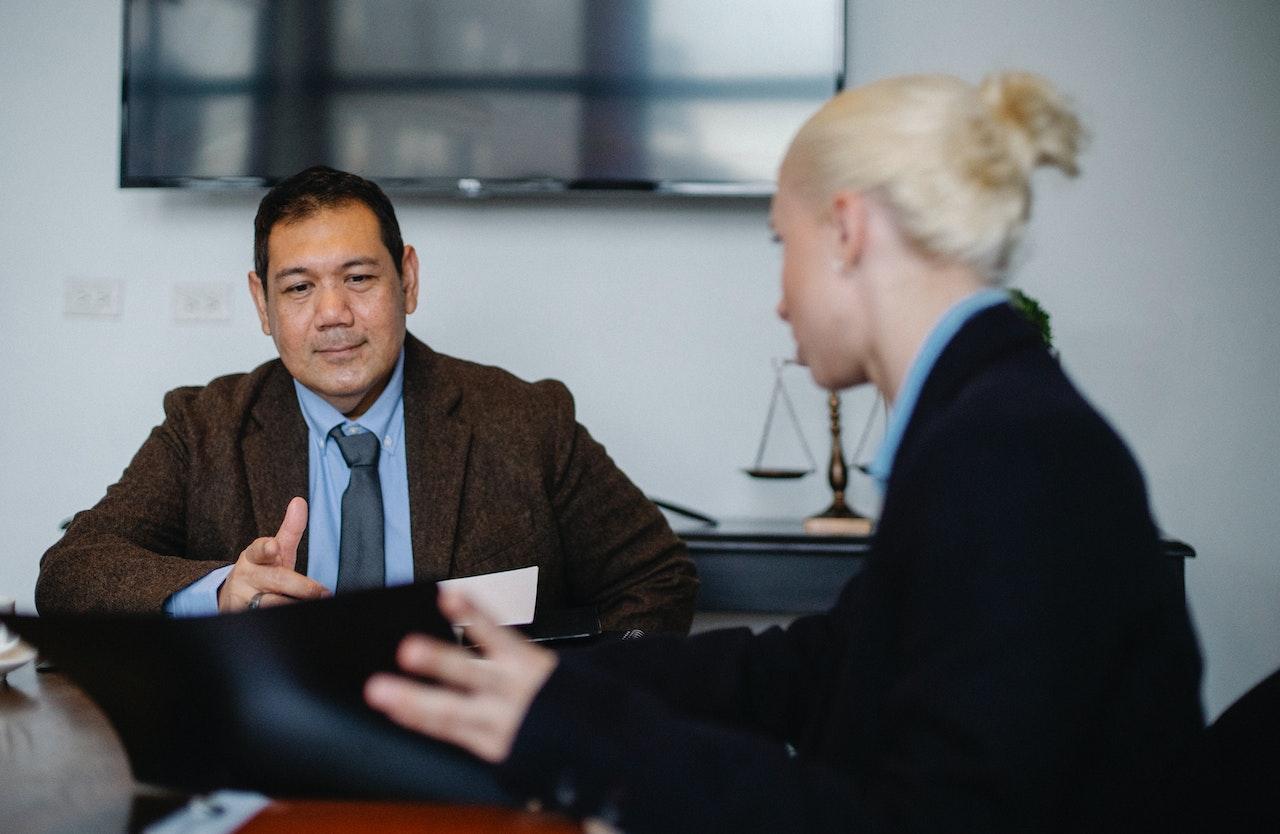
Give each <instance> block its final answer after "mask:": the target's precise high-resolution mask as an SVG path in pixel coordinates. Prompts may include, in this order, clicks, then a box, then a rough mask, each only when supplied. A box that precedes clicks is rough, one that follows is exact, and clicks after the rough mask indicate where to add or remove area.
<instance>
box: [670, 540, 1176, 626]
mask: <svg viewBox="0 0 1280 834" xmlns="http://www.w3.org/2000/svg"><path fill="white" fill-rule="evenodd" d="M673 528H674V529H675V532H676V534H677V535H679V536H680V537H681V538H682V539H684V541H685V543H686V544H687V545H688V546H689V555H690V556H691V557H692V558H693V561H694V564H695V565H696V566H697V568H698V578H699V580H700V585H699V588H698V610H699V611H735V612H751V613H778V614H782V613H786V614H804V613H813V612H819V611H826V610H827V609H828V608H830V607H831V605H832V604H833V603H834V602H835V600H836V597H837V596H838V595H839V593H840V589H841V588H843V587H844V584H845V583H846V582H848V581H849V578H850V577H852V576H853V575H854V574H856V573H857V572H858V571H859V570H861V568H862V558H863V557H864V556H866V554H867V551H868V549H869V547H870V541H871V540H870V538H869V537H867V536H815V535H810V534H808V533H805V532H804V527H803V522H802V521H801V520H800V519H776V518H775V519H768V518H749V519H743V518H730V519H722V520H721V521H720V524H719V525H718V526H715V527H712V526H710V525H707V524H700V523H696V522H695V523H687V522H677V523H675V524H673ZM1162 544H1163V546H1164V551H1165V553H1166V555H1168V556H1170V557H1172V558H1173V560H1174V561H1172V562H1171V564H1173V565H1174V567H1173V569H1172V571H1171V575H1173V576H1175V577H1176V578H1177V581H1181V579H1182V565H1183V561H1184V560H1185V559H1188V558H1191V557H1194V556H1195V551H1194V550H1193V549H1192V548H1191V547H1190V546H1189V545H1187V544H1186V543H1184V542H1181V541H1177V540H1176V539H1164V540H1163V542H1162Z"/></svg>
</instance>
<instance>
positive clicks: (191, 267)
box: [0, 0, 1280, 713]
mask: <svg viewBox="0 0 1280 834" xmlns="http://www.w3.org/2000/svg"><path fill="white" fill-rule="evenodd" d="M116 6H117V4H115V3H110V2H107V3H104V2H93V1H92V0H82V2H72V1H71V0H66V1H65V2H37V0H29V1H28V2H20V0H0V119H2V120H3V121H2V123H0V124H2V126H3V130H0V188H2V189H3V191H0V194H2V195H3V196H0V252H3V253H4V255H3V257H4V258H5V260H6V262H7V268H6V269H4V270H3V271H2V272H0V288H2V290H3V296H2V299H3V308H4V309H5V310H6V311H7V312H8V313H9V315H7V316H6V317H5V324H4V327H3V331H0V332H2V333H3V335H2V336H0V345H2V346H3V360H4V361H3V362H2V363H0V418H2V419H3V426H4V431H3V433H0V460H3V461H4V464H3V466H4V474H3V479H2V480H0V530H3V531H4V537H5V549H4V551H3V552H0V590H3V592H5V593H10V594H13V595H15V596H17V597H18V598H19V605H20V607H28V608H29V607H30V602H31V592H32V587H33V585H34V581H35V576H36V572H37V565H38V560H39V556H40V554H41V553H42V552H43V550H44V549H45V548H46V547H47V546H48V545H49V544H50V543H51V542H52V541H53V540H54V539H55V537H56V535H57V533H56V527H57V524H58V522H59V521H61V520H62V519H63V518H65V517H66V516H68V515H70V514H71V513H72V512H74V511H75V510H76V509H78V508H80V507H83V506H86V505H88V504H90V503H92V502H93V501H95V500H96V499H97V498H98V497H99V496H100V495H101V492H102V490H103V488H104V487H105V485H106V484H107V483H109V482H111V481H112V480H114V479H115V478H116V477H117V476H118V475H119V472H120V470H121V469H122V467H123V466H124V465H125V464H126V463H127V462H128V459H129V457H130V456H131V455H132V453H133V451H134V450H135V449H136V448H137V446H138V444H139V443H140V442H141V441H142V439H143V437H144V436H145V435H146V432H147V431H148V430H149V428H150V427H151V426H152V425H154V424H155V423H156V422H157V421H158V420H159V418H160V397H161V394H162V393H163V391H165V390H166V389H168V388H170V387H173V386H175V385H180V384H193V383H201V382H204V381H206V380H207V379H209V378H210V377H211V376H214V375H216V374H219V373H227V372H232V371H237V370H243V369H247V368H248V367H250V366H252V365H254V364H256V363H258V362H260V361H262V360H264V359H266V358H268V357H270V356H271V355H272V349H271V344H270V341H269V340H268V339H267V338H266V337H263V336H261V335H260V334H259V333H258V331H257V327H256V323H255V321H254V317H253V314H252V310H251V307H250V305H249V302H248V298H247V295H246V294H245V292H244V290H243V281H244V277H243V276H244V273H245V271H246V270H247V269H248V268H249V265H250V258H251V253H250V248H251V235H252V231H251V222H252V215H253V211H254V208H255V206H256V202H257V199H258V196H259V195H258V194H256V193H255V194H244V195H226V194H203V193H194V192H152V191H128V192H125V191H121V190H119V189H118V188H117V187H116V186H115V180H116V166H117V151H116V148H117V135H118V98H119V80H118V78H119V55H120V19H119V18H120V15H119V12H118V8H116ZM850 16H851V29H852V31H851V41H850V61H851V77H852V78H853V79H855V80H868V79H872V78H876V77H881V76H884V75H891V74H897V73H902V72H914V71H924V70H942V71H948V72H954V73H957V74H959V75H961V76H963V77H966V78H969V79H973V80H976V79H977V78H978V77H980V76H981V74H982V73H983V72H985V71H987V70H989V69H991V68H996V67H1020V68H1028V69H1035V70H1038V71H1041V72H1044V73H1045V74H1047V75H1049V76H1050V77H1051V78H1053V79H1055V80H1056V81H1057V82H1058V83H1059V84H1060V85H1061V86H1062V87H1063V88H1064V89H1065V90H1067V91H1068V92H1070V93H1071V94H1072V95H1073V96H1074V97H1075V98H1076V99H1077V101H1078V102H1079V104H1080V106H1081V109H1082V112H1083V115H1084V118H1085V119H1086V121H1087V122H1088V124H1089V126H1090V127H1091V129H1092V131H1093V134H1094V137H1095V138H1094V142H1093V145H1092V147H1091V149H1090V151H1089V152H1088V154H1087V155H1086V157H1085V159H1084V176H1083V178H1082V179H1081V180H1079V181H1078V182H1073V183H1065V182H1063V181H1062V180H1061V179H1060V178H1057V177H1056V176H1054V175H1051V174H1046V175H1045V176H1043V177H1042V178H1041V179H1040V180H1039V181H1038V185H1039V193H1038V202H1037V206H1036V217H1035V222H1034V224H1033V234H1032V237H1031V239H1030V241H1029V244H1030V245H1029V247H1028V249H1027V252H1026V257H1025V265H1024V266H1023V268H1022V270H1021V272H1020V274H1019V276H1018V278H1017V283H1018V284H1020V285H1022V286H1024V287H1025V288H1026V289H1028V291H1030V292H1031V293H1032V294H1033V295H1036V296H1038V297H1039V298H1040V299H1041V300H1042V301H1043V302H1044V303H1045V305H1046V306H1047V307H1048V309H1049V310H1050V311H1051V312H1052V313H1053V316H1054V326H1055V330H1056V334H1057V339H1058V344H1059V347H1060V349H1061V351H1062V354H1063V358H1064V362H1065V364H1066V365H1067V367H1068V369H1069V370H1070V371H1071V372H1072V374H1073V375H1074V376H1075V378H1076V379H1077V380H1078V381H1079V382H1080V383H1081V385H1082V387H1083V388H1084V389H1085V390H1086V391H1087V392H1088V394H1089V395H1090V396H1091V397H1092V399H1093V400H1094V401H1095V402H1096V403H1097V404H1098V406H1099V407H1100V408H1101V409H1102V410H1103V411H1104V412H1105V413H1106V414H1108V415H1109V416H1110V417H1111V419H1112V420H1113V421H1114V422H1115V423H1116V424H1117V426H1118V427H1119V428H1120V430H1121V431H1122V433H1124V434H1125V435H1126V436H1127V437H1128V438H1129V440H1130V442H1131V443H1132V445H1133V447H1134V449H1135V451H1136V453H1137V455H1138V457H1139V459H1140V460H1141V462H1142V464H1143V466H1144V467H1145V469H1146V472H1147V475H1148V478H1149V483H1150V487H1151V492H1152V500H1153V504H1154V507H1155V510H1156V514H1157V517H1158V519H1159V521H1160V523H1161V524H1162V525H1163V527H1164V528H1165V530H1166V531H1167V532H1168V533H1169V534H1170V535H1174V536H1177V537H1181V538H1184V539H1186V540H1187V541H1188V542H1190V543H1192V544H1193V545H1194V546H1195V547H1196V549H1197V550H1198V552H1199V557H1198V558H1197V559H1196V560H1195V561H1194V562H1193V563H1192V564H1191V565H1190V566H1189V573H1188V590H1189V594H1190V598H1191V602H1192V605H1193V610H1194V614H1195V616H1196V619H1197V622H1198V625H1199V627H1200V633H1201V638H1202V641H1203V645H1204V649H1205V652H1206V655H1207V658H1208V674H1207V678H1206V698H1207V702H1208V704H1209V707H1210V710H1211V712H1213V713H1216V712H1217V711H1219V710H1220V709H1222V708H1223V707H1224V706H1225V705H1226V704H1227V703H1229V702H1230V701H1231V700H1232V699H1233V698H1235V697H1236V696H1237V695H1239V694H1240V693H1241V692H1242V691H1243V690H1244V689H1245V688H1247V687H1248V686H1249V685H1251V684H1252V683H1253V682H1254V681H1256V680H1257V679H1258V678H1260V677H1262V676H1263V675H1264V674H1265V673H1266V672H1267V671H1269V670H1270V669H1272V668H1274V667H1275V666H1277V665H1280V605H1278V604H1277V603H1278V602H1280V565H1277V563H1276V559H1275V557H1274V555H1273V554H1274V553H1275V552H1276V550H1277V542H1278V541H1280V522H1278V521H1277V517H1278V516H1280V514H1278V513H1277V512H1276V511H1275V509H1274V505H1275V503H1276V497H1277V494H1278V490H1277V488H1276V487H1277V481H1278V480H1280V478H1278V476H1277V474H1276V473H1277V472H1280V431H1278V430H1277V425H1276V417H1275V415H1276V414H1277V412H1278V411H1280V394H1278V393H1277V390H1278V388H1280V386H1278V385H1277V382H1280V380H1277V374H1276V371H1275V369H1276V368H1277V367H1280V337H1277V336H1276V335H1275V328H1274V327H1272V326H1271V320H1272V319H1273V318H1274V317H1275V316H1276V314H1277V311H1278V310H1280V303H1278V302H1280V281H1278V279H1280V274H1278V273H1280V267H1277V266H1276V264H1277V263H1280V234H1277V232H1280V228H1278V226H1277V218H1278V217H1280V196H1278V195H1280V175H1278V174H1277V170H1280V167H1278V165H1280V153H1277V151H1276V147H1277V146H1280V90H1278V89H1277V80H1280V58H1278V57H1277V54H1278V53H1277V51H1276V50H1275V49H1274V44H1275V43H1277V42H1280V5H1277V4H1275V3H1272V2H1269V0H1256V2H1245V0H1232V2H1222V3H1200V2H1196V0H1165V2H1153V3H1146V2H1120V3H1106V2H1078V3H1071V4H1066V3H1060V2H1056V1H1055V0H1021V2H1017V3H1013V2H997V0H956V1H955V2H945V3H944V2H939V1H938V0H932V1H931V2H930V1H928V0H853V2H852V3H851V8H850ZM397 203H398V206H399V209H400V213H401V223H402V225H403V227H404V232H405V237H406V239H407V240H409V241H410V242H413V243H415V244H417V245H418V247H419V248H420V250H421V251H422V254H423V260H424V263H425V266H426V277H427V284H426V297H425V302H426V303H425V307H424V308H423V309H421V310H420V311H419V312H418V313H417V314H416V315H415V316H413V317H412V318H411V320H410V328H411V329H412V330H413V332H415V333H416V334H418V335H419V336H421V337H423V338H425V339H427V340H428V341H430V342H431V343H432V344H433V345H435V346H436V347H437V348H439V349H442V350H445V351H448V352H452V353H456V354H460V355H463V356H467V357H470V358H475V359H478V360H481V361H487V362H493V363H496V364H501V365H504V366H506V367H508V368H510V369H512V370H513V371H515V372H516V373H518V374H520V375H522V376H525V377H528V378H537V377H542V376H557V377H559V378H561V379H564V380H565V381H566V382H567V383H568V384H569V385H570V387H571V388H572V389H573V390H574V391H575V393H576V394H577V397H578V404H579V411H580V415H581V418H582V420H583V421H584V422H585V423H586V424H587V425H588V426H589V427H590V428H591V429H592V431H593V432H594V433H595V434H596V435H597V436H598V437H599V438H600V439H601V440H603V441H604V442H605V443H606V445H607V446H608V447H609V448H610V450H611V452H612V453H613V454H614V456H615V457H616V458H617V459H618V461H619V462H620V463H621V464H622V466H623V467H624V468H625V469H626V470H627V471H628V472H629V473H630V474H631V475H632V477H633V478H634V479H635V480H636V481H637V482H638V483H639V484H640V485H641V486H642V487H643V488H644V489H645V490H647V491H649V492H650V493H651V494H655V495H658V496H661V497H666V498H670V499H673V500H677V501H681V502H684V503H688V504H691V505H693V506H696V507H700V508H702V509H705V510H707V511H710V512H712V513H715V514H720V515H726V516H730V515H775V516H779V515H782V516H788V515H789V516H797V515H801V514H804V513H806V512H809V511H812V510H814V509H817V508H818V507H820V506H821V505H822V504H823V503H824V501H825V499H826V494H825V486H824V484H823V483H822V481H821V479H820V478H817V477H812V478H808V479H806V480H804V481H801V482H795V483H789V484H778V483H761V482H755V481H751V480H750V479H748V478H746V477H745V476H743V475H741V474H740V473H739V471H738V469H739V467H742V466H745V465H747V464H749V463H750V460H751V458H752V456H753V455H754V453H755V444H756V442H757V440H758V435H759V431H760V427H761V421H762V420H763V415H764V407H765V405H766V402H767V398H768V394H769V389H770V386H771V384H772V380H771V378H770V371H769V367H768V362H769V358H770V357H772V356H781V355H784V354H786V353H787V352H788V349H789V345H790V342H789V338H788V336H787V334H786V331H785V329H784V328H783V326H782V325H781V324H779V323H778V322H777V321H776V320H775V319H774V316H773V312H772V308H773V304H774V302H775V300H776V294H777V289H776V286H777V278H776V271H777V253H776V251H775V250H774V249H773V247H772V246H771V244H769V242H768V234H767V232H766V229H765V218H766V208H765V207H764V206H763V205H760V204H749V205H743V204H723V203H722V204H714V205H711V204H688V203H685V204H672V203H660V202H642V201H639V202H638V201H628V202H618V201H608V202H605V201H571V202H552V203H522V204H503V203H477V204H457V203H440V202H424V201H411V200H405V199H398V200H397ZM71 277H101V278H112V279H119V280H122V281H124V282H125V296H124V307H123V313H122V315H121V316H120V318H118V319H115V320H105V321H103V320H85V319H80V320H76V319H68V318H65V317H64V316H63V315H62V292H63V282H64V280H65V279H67V278H71ZM179 281H223V282H227V283H230V284H234V286H235V299H236V302H235V307H234V310H233V314H232V318H231V320H230V321H228V322H225V323H215V324H198V325H191V324H188V325H181V324H178V323H175V322H174V321H173V320H172V317H171V314H170V311H169V304H170V292H171V288H172V286H173V285H174V283H175V282H179ZM789 384H790V386H791V389H792V393H793V396H794V397H795V398H796V399H797V401H798V405H800V408H801V411H802V416H803V417H804V423H805V427H806V432H807V434H808V437H809V442H810V444H811V445H812V446H814V448H815V451H818V452H819V454H821V450H822V448H823V431H824V413H823V412H824V403H823V400H822V395H821V393H820V392H819V391H817V389H815V388H814V387H813V386H812V385H811V384H810V383H808V382H807V380H805V379H804V377H803V374H802V373H796V374H795V375H794V376H792V377H789ZM846 400H847V402H848V408H847V412H848V414H847V418H846V419H847V423H848V428H847V432H846V439H847V440H848V441H850V442H852V439H853V438H851V437H849V435H856V434H857V431H856V429H857V424H858V423H860V420H861V414H862V413H865V411H864V409H865V407H866V403H867V399H866V396H865V394H856V395H851V396H848V397H846ZM859 494H860V496H861V497H862V498H864V500H865V499H867V496H866V494H865V491H864V490H863V488H861V487H860V490H859Z"/></svg>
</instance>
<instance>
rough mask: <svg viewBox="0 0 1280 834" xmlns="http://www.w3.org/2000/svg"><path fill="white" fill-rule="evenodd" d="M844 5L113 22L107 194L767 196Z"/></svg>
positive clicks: (358, 7)
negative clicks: (114, 99) (336, 188)
mask: <svg viewBox="0 0 1280 834" xmlns="http://www.w3.org/2000/svg"><path fill="white" fill-rule="evenodd" d="M844 20H845V14H844V0H276V1H275V2H272V0H125V30H124V31H125V44H124V78H123V108H124V112H123V118H122V121H121V123H122V132H123V135H122V138H121V158H120V183H121V185H122V186H125V187H156V186H223V187H235V186H263V185H270V184H272V183H274V182H276V181H278V180H280V179H282V178H283V177H286V176H288V175H289V174H292V173H294V172H296V171H298V170H301V169H302V168H305V167H307V166H309V165H315V164H326V165H332V166H334V167H337V168H341V169H344V170H350V171H355V172H358V173H360V174H363V175H364V176H367V177H370V178H372V179H375V180H377V181H378V182H380V183H382V184H383V185H384V186H387V187H391V188H400V189H412V190H418V191H424V192H435V193H449V194H462V195H475V194H486V193H512V192H550V193H556V192H562V191H565V190H573V189H599V190H641V191H650V192H659V193H662V192H666V193H693V194H699V193H706V194H768V193H770V192H771V191H772V188H773V179H774V176H775V169H776V166H777V164H778V161H779V159H780V157H781V154H782V152H783V150H784V149H785V148H786V144H787V141H788V140H789V139H790V137H791V135H792V134H793V133H794V132H795V130H796V129H797V128H798V127H799V126H800V124H801V123H802V122H803V120H804V119H805V118H806V117H807V116H808V115H809V114H810V113H811V112H812V111H813V110H814V109H815V108H816V107H817V106H818V105H819V104H820V103H821V102H823V101H824V100H826V99H827V98H829V97H830V96H831V95H832V94H833V93H834V92H836V91H837V90H838V89H840V87H841V86H842V84H843V80H844Z"/></svg>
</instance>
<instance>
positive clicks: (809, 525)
mask: <svg viewBox="0 0 1280 834" xmlns="http://www.w3.org/2000/svg"><path fill="white" fill-rule="evenodd" d="M871 526H872V525H871V519H869V518H867V517H865V516H861V515H858V514H857V513H856V512H854V511H853V510H851V509H849V505H848V504H846V503H845V502H844V494H843V491H842V492H838V493H837V494H836V496H835V500H834V501H832V502H831V506H830V507H827V508H826V509H825V510H823V511H822V512H820V513H818V514H817V515H811V516H809V517H808V518H806V519H805V520H804V531H805V532H806V533H809V534H811V535H815V536H869V535H871Z"/></svg>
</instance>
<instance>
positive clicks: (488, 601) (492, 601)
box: [436, 565, 538, 626]
mask: <svg viewBox="0 0 1280 834" xmlns="http://www.w3.org/2000/svg"><path fill="white" fill-rule="evenodd" d="M436 585H437V586H438V587H441V588H452V589H454V590H458V591H462V592H463V593H465V594H466V595H467V597H468V598H470V600H471V601H472V602H474V603H475V604H476V605H477V606H479V607H480V609H481V610H483V611H484V612H485V613H487V614H488V615H489V616H490V617H493V618H494V619H495V620H497V621H498V623H499V625H525V624H526V623H531V622H533V609H534V606H536V605H537V602H538V566H537V565H534V566H533V567H529V568H516V569H515V570H504V571H499V572H498V573H482V574H480V575H479V576H462V577H459V578H457V579H445V580H443V581H441V582H437V583H436ZM457 625H463V626H465V625H467V623H457Z"/></svg>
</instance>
